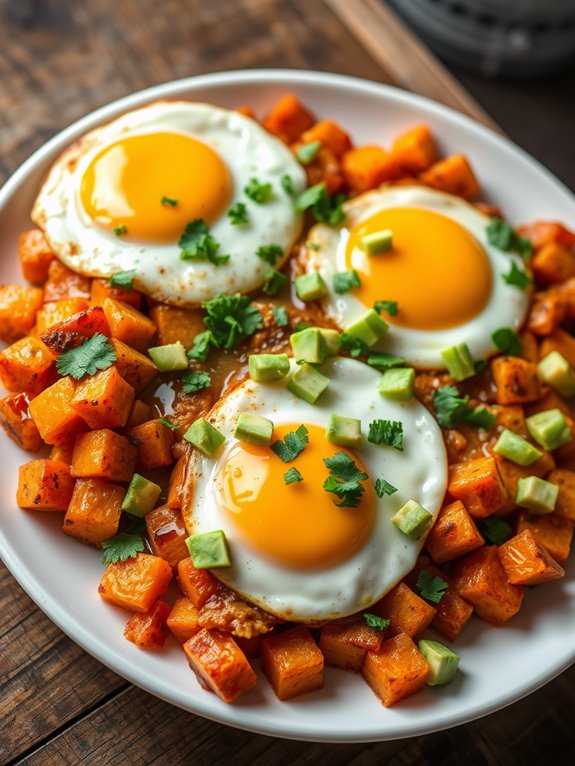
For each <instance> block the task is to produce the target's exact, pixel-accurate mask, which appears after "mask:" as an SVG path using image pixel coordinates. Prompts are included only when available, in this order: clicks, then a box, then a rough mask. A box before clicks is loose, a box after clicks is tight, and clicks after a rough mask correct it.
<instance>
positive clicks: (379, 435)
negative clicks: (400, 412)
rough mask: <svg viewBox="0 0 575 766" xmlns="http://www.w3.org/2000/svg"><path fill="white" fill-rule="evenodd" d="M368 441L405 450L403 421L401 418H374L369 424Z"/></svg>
mask: <svg viewBox="0 0 575 766" xmlns="http://www.w3.org/2000/svg"><path fill="white" fill-rule="evenodd" d="M367 441H368V442H371V443H372V444H377V445H378V446H380V447H381V446H383V447H393V448H394V449H396V450H398V451H399V452H403V423H401V421H399V420H381V419H378V420H374V421H372V422H371V423H370V424H369V431H368V434H367Z"/></svg>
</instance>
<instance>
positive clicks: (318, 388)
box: [288, 363, 329, 404]
mask: <svg viewBox="0 0 575 766" xmlns="http://www.w3.org/2000/svg"><path fill="white" fill-rule="evenodd" d="M328 386H329V378H328V377H327V376H326V375H324V374H323V373H321V372H320V371H319V370H316V369H315V367H312V366H311V364H307V363H305V364H302V366H301V367H299V369H297V370H296V371H295V372H294V374H293V375H292V376H291V379H290V382H289V383H288V388H289V390H290V391H291V392H292V394H295V395H296V396H299V398H300V399H303V400H304V402H307V403H308V404H315V403H316V402H317V400H318V399H319V397H320V395H321V394H322V393H323V392H324V391H325V389H326V388H327V387H328Z"/></svg>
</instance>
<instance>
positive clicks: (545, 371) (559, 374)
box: [537, 351, 575, 399]
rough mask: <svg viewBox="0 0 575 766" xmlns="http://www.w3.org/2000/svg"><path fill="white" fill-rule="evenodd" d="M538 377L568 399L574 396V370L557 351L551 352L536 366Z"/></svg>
mask: <svg viewBox="0 0 575 766" xmlns="http://www.w3.org/2000/svg"><path fill="white" fill-rule="evenodd" d="M537 372H538V373H539V377H540V378H541V380H543V381H544V382H545V383H547V385H549V386H551V388H554V389H555V391H557V393H559V394H561V396H564V397H565V398H566V399H570V398H571V397H572V396H575V370H574V369H573V367H571V365H570V364H569V362H568V361H567V359H565V357H564V356H563V355H562V354H560V353H559V351H551V353H549V354H547V356H545V357H543V359H542V360H541V361H540V362H539V364H538V365H537Z"/></svg>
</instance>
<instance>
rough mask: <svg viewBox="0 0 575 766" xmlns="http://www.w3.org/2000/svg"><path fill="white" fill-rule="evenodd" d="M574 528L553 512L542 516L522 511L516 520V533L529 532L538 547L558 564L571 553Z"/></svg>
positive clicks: (570, 523)
mask: <svg viewBox="0 0 575 766" xmlns="http://www.w3.org/2000/svg"><path fill="white" fill-rule="evenodd" d="M574 527H575V524H574V523H573V522H572V521H569V519H565V518H563V517H562V516H558V515H557V514H556V513H555V511H554V512H553V513H548V514H546V515H544V516H541V515H537V514H530V513H527V512H526V511H522V512H521V513H520V514H519V519H518V520H517V533H518V534H519V533H520V532H523V531H524V530H525V529H528V530H530V532H532V534H533V537H534V538H535V539H536V540H537V542H538V543H539V545H542V546H543V547H544V548H545V549H546V550H547V551H548V552H549V554H550V555H551V556H552V558H554V559H555V561H558V562H560V563H563V562H564V561H566V560H567V558H568V557H569V553H570V552H571V541H572V540H573V528H574Z"/></svg>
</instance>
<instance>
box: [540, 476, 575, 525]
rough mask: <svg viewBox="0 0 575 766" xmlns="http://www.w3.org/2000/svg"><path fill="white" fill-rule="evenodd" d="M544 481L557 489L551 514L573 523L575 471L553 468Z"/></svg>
mask: <svg viewBox="0 0 575 766" xmlns="http://www.w3.org/2000/svg"><path fill="white" fill-rule="evenodd" d="M546 479H547V481H550V482H551V483H552V484H556V485H557V486H558V487H559V493H558V495H557V503H556V504H555V510H554V511H553V514H554V515H555V516H560V517H561V518H562V519H569V521H573V522H575V471H568V470H567V469H566V468H555V469H554V470H553V471H551V473H550V474H549V475H548V476H546Z"/></svg>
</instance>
